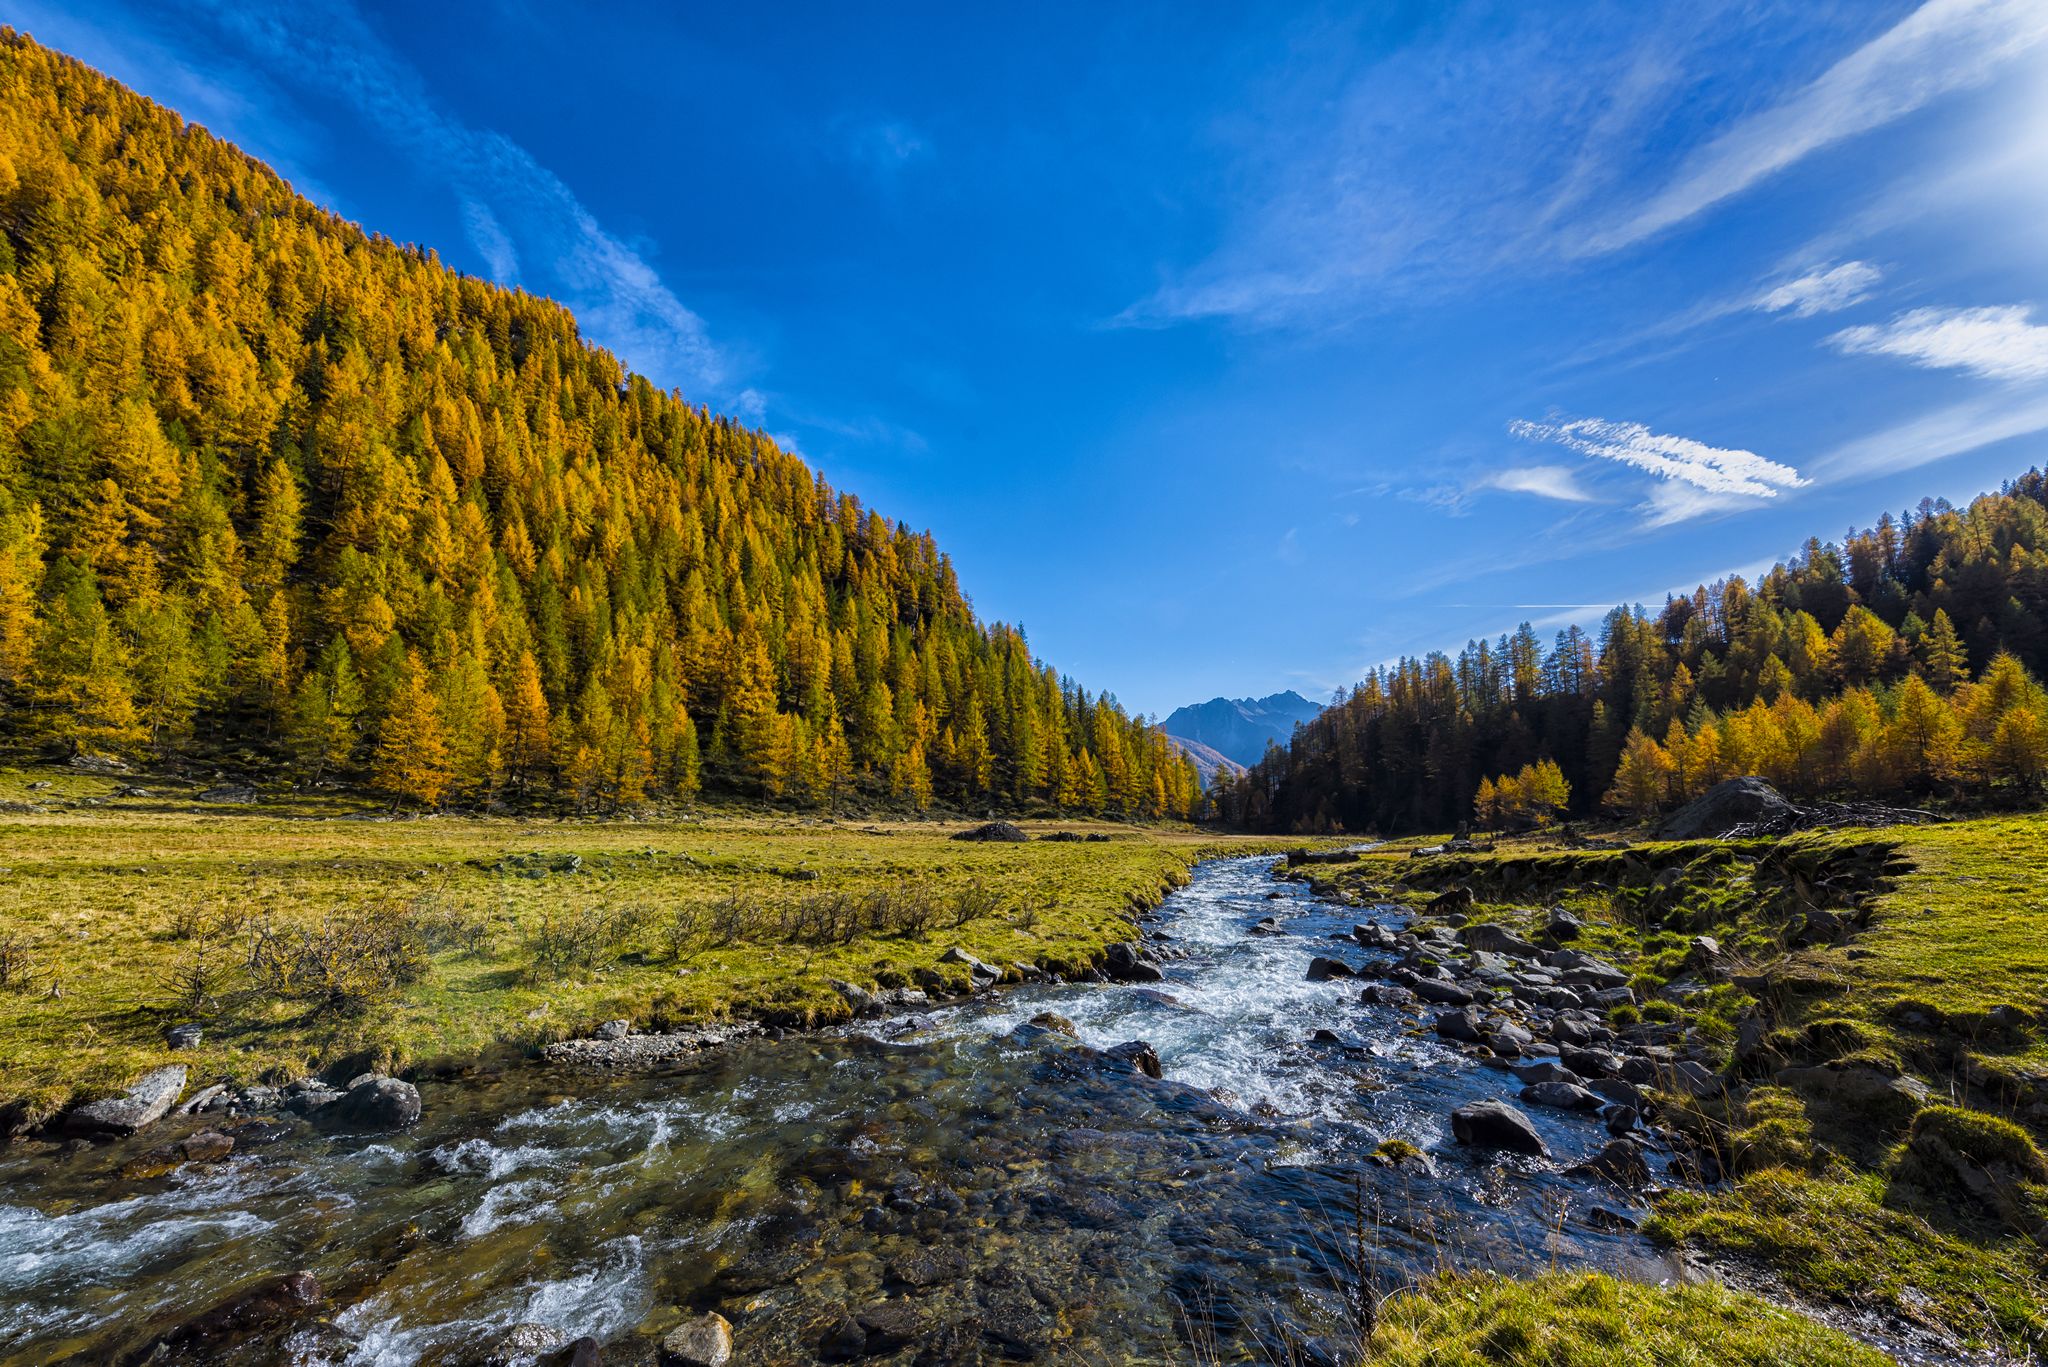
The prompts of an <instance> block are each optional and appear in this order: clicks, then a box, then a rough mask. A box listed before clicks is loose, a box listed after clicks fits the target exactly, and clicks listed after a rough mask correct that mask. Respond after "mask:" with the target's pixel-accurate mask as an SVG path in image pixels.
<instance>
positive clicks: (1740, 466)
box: [1508, 418, 1807, 521]
mask: <svg viewBox="0 0 2048 1367" xmlns="http://www.w3.org/2000/svg"><path fill="white" fill-rule="evenodd" d="M1508 431H1510V432H1512V433H1514V434H1515V435H1516V436H1518V437H1521V438H1523V439H1524V440H1527V441H1545V442H1553V443H1555V444H1556V445H1559V446H1562V447H1564V448H1566V449H1567V450H1571V451H1577V452H1579V453H1580V454H1581V455H1586V456H1593V457H1596V458H1598V459H1600V460H1611V461H1615V462H1617V463H1619V464H1622V465H1628V466H1633V467H1634V468H1635V469H1638V470H1642V471H1645V472H1647V473H1649V474H1653V475H1656V476H1658V477H1659V478H1661V479H1663V480H1666V481H1669V482H1670V484H1672V485H1682V486H1685V488H1684V489H1673V488H1670V487H1663V488H1660V489H1659V491H1658V492H1657V493H1655V494H1653V495H1652V497H1651V505H1650V506H1651V509H1652V511H1653V512H1655V513H1657V514H1658V515H1660V516H1662V517H1663V520H1665V521H1676V520H1678V519H1679V518H1680V517H1685V516H1693V515H1697V514H1699V513H1701V512H1705V511H1709V510H1711V509H1716V508H1722V507H1729V506H1736V505H1737V503H1739V501H1740V500H1743V499H1762V498H1776V497H1777V496H1778V493H1779V491H1780V490H1784V489H1797V488H1799V487H1801V486H1803V485H1804V484H1806V482H1807V481H1806V480H1805V479H1804V478H1802V477H1801V476H1800V473H1799V471H1797V470H1795V469H1793V468H1792V467H1791V466H1789V465H1781V464H1779V463H1778V462H1777V461H1774V460H1766V459H1764V458H1763V457H1762V456H1759V455H1758V454H1756V453H1755V452H1754V451H1743V450H1739V449H1735V448H1730V447H1720V446H1709V445H1707V444H1706V443H1705V442H1701V441H1694V440H1693V439H1692V438H1691V437H1675V436H1668V435H1666V434H1664V433H1660V432H1652V431H1651V430H1650V429H1649V428H1647V427H1645V426H1644V425H1643V424H1641V423H1639V422H1614V421H1611V420H1609V419H1607V418H1576V419H1573V420H1572V421H1570V422H1530V421H1528V420H1526V419H1517V420H1516V421H1514V422H1511V423H1509V424H1508ZM1702 496H1704V497H1702Z"/></svg>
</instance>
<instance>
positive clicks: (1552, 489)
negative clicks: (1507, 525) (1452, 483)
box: [1476, 465, 1598, 503]
mask: <svg viewBox="0 0 2048 1367" xmlns="http://www.w3.org/2000/svg"><path fill="white" fill-rule="evenodd" d="M1476 487H1478V488H1481V489H1498V490H1500V491H1501V492H1502V493H1509V494H1534V495H1535V496H1536V497H1538V498H1552V499H1556V500H1557V501H1558V502H1560V503H1594V502H1597V501H1598V500H1597V499H1596V498H1595V497H1594V495H1593V493H1592V491H1591V490H1589V489H1587V488H1586V487H1585V486H1584V485H1582V484H1580V483H1579V477H1578V473H1577V472H1576V471H1574V470H1572V469H1571V468H1570V467H1568V466H1564V465H1521V466H1516V467H1514V468H1513V469H1508V470H1500V471H1496V472H1495V473H1493V474H1491V475H1488V476H1487V477H1486V478H1484V479H1482V480H1480V481H1478V484H1477V486H1476Z"/></svg>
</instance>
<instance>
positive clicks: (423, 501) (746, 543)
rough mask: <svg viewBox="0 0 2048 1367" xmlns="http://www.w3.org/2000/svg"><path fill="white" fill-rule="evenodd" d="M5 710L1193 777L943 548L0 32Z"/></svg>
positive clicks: (65, 62) (1074, 779) (677, 752)
mask: <svg viewBox="0 0 2048 1367" xmlns="http://www.w3.org/2000/svg"><path fill="white" fill-rule="evenodd" d="M0 734H4V736H5V737H6V738H8V739H10V740H11V741H12V742H14V743H15V744H17V745H36V746H56V747H62V748H65V749H69V750H73V751H79V750H84V751H94V752H105V753H113V754H126V755H135V754H146V755H149V756H152V757H154V758H156V759H158V760H159V761H163V762H180V761H185V760H192V759H205V760H209V761H218V760H232V761H237V762H247V763H252V764H253V763H259V762H260V763H266V764H269V763H276V762H279V761H282V762H284V763H287V764H288V765H289V766H291V768H292V770H293V771H294V772H296V773H297V774H298V775H299V776H301V777H302V778H304V779H306V780H329V781H333V780H340V781H347V782H367V783H370V784H373V785H375V786H376V787H378V788H380V789H382V790H383V791H385V792H387V793H388V794H390V795H391V796H392V797H394V798H396V799H401V800H406V801H412V802H419V803H425V804H436V803H441V802H444V801H449V800H459V801H464V802H481V801H486V800H492V799H502V798H507V797H511V798H517V799H520V800H526V801H542V802H562V803H568V804H571V805H574V806H576V807H578V808H590V807H603V806H612V805H616V804H622V803H635V802H639V801H643V800H647V799H651V798H661V797H674V798H682V799H686V798H689V797H692V796H694V795H696V794H697V793H698V792H699V791H701V790H708V791H712V792H716V793H733V794H743V795H749V796H756V797H766V798H770V799H779V800H783V801H789V802H798V803H826V802H834V801H837V800H840V799H842V798H845V797H849V796H857V797H859V798H861V799H863V800H866V801H876V802H894V803H898V804H901V805H903V806H907V807H914V808H924V807H928V806H930V805H932V804H934V803H941V804H946V805H950V806H954V807H959V808H964V809H981V808H987V807H1003V808H1028V807H1043V808H1048V809H1058V810H1064V811H1073V812H1081V813H1091V814H1092V813H1101V814H1109V815H1119V816H1129V817H1160V816H1184V815H1187V814H1189V813H1190V812H1191V811H1192V810H1193V808H1194V805H1195V803H1196V802H1197V800H1198V796H1199V790H1198V785H1197V781H1196V777H1195V772H1194V769H1193V766H1192V765H1191V764H1190V763H1189V762H1188V761H1187V760H1186V759H1185V757H1183V756H1182V755H1180V753H1179V752H1178V751H1177V750H1175V749H1174V748H1173V747H1172V745H1171V744H1170V743H1169V742H1168V741H1167V740H1166V738H1165V737H1164V735H1163V734H1162V733H1160V732H1159V731H1157V730H1156V729H1155V728H1153V727H1151V726H1150V725H1149V724H1147V723H1146V722H1145V721H1144V720H1143V719H1142V718H1136V717H1132V716H1130V715H1129V714H1127V713H1126V712H1125V711H1124V710H1123V709H1122V708H1121V707H1120V706H1119V705H1118V704H1117V703H1116V701H1115V700H1114V699H1113V698H1111V697H1109V696H1107V695H1104V694H1099V693H1090V692H1089V691H1087V690H1085V689H1083V688H1081V687H1080V686H1078V685H1077V684H1075V683H1074V682H1073V681H1072V680H1070V679H1067V678H1064V677H1062V676H1060V675H1059V674H1057V673H1056V672H1055V671H1054V670H1052V669H1051V668H1049V667H1048V666H1046V665H1044V664H1043V663H1041V662H1039V661H1038V660H1036V659H1035V658H1034V657H1033V656H1032V654H1031V652H1030V649H1029V647H1028V645H1027V643H1026V641H1025V639H1024V636H1023V634H1022V633H1021V632H1020V631H1018V630H1016V629H1015V628H1013V627H1009V626H1004V625H1001V624H983V623H981V622H980V621H978V620H977V619H976V617H975V615H974V613H973V610H972V608H971V605H970V604H969V602H968V600H967V599H966V597H965V596H964V595H963V594H962V592H961V590H960V587H959V584H958V582H957V581H956V579H955V575H954V570H953V566H952V564H951V562H950V560H949V559H948V558H947V557H946V556H945V555H944V554H942V553H941V552H940V551H939V549H938V547H937V546H936V544H934V542H933V540H932V538H931V536H930V535H929V534H928V533H915V532H912V531H911V530H910V529H909V528H907V527H906V526H904V525H903V524H902V523H900V522H897V523H892V522H890V521H887V520H885V519H884V518H883V517H882V516H880V515H879V514H878V513H876V512H874V511H873V510H871V509H868V508H865V507H863V506H862V504H861V503H860V501H859V500H858V499H857V498H855V497H854V496H852V495H850V494H846V493H842V492H838V491H835V490H834V489H832V488H831V487H830V486H829V485H828V484H827V483H826V482H825V481H824V480H823V479H821V478H819V477H818V476H817V475H816V474H814V473H813V472H812V471H811V470H809V469H808V468H807V467H806V466H805V465H804V464H803V463H802V462H801V461H800V460H798V459H796V458H795V457H793V456H791V455H789V454H787V453H785V452H783V451H781V450H780V449H778V448H777V447H776V445H775V444H774V443H773V442H772V441H771V440H769V439H768V438H767V437H766V436H764V435H763V434H761V433H760V432H757V431H752V430H749V429H747V428H745V427H744V426H742V425H740V424H738V423H736V422H733V421H732V420H730V419H727V418H722V417H718V416H715V415H713V414H711V413H709V412H708V411H706V410H704V409H702V408H700V407H695V406H692V405H690V404H689V403H686V402H685V401H684V400H683V399H682V397H681V396H680V395H678V394H676V393H673V392H667V393H665V392H662V391H660V390H657V389H656V388H655V387H654V386H653V385H651V384H650V383H649V382H648V381H647V380H646V379H645V378H643V377H641V376H638V375H635V374H632V373H630V372H628V371H626V370H625V369H624V368H623V367H622V366H621V364H620V362H619V361H618V360H617V359H616V358H614V357H613V356H611V355H610V354H608V353H606V352H605V351H603V350H600V349H598V348H596V347H594V346H592V345H591V344H590V343H588V342H587V341H585V340H584V339H583V338H582V336H581V335H580V334H579V332H578V330H577V326H576V323H575V320H574V318H573V317H571V315H570V314H569V313H568V312H567V310H565V309H563V308H561V307H560V306H559V305H557V304H554V303H552V302H550V301H548V300H544V299H539V298H535V297H533V296H531V295H527V294H524V293H521V292H518V291H513V290H506V289H501V288H498V287H496V286H493V285H491V284H488V283H486V282H484V281H480V280H477V279H475V278H472V277H468V276H464V275H461V274H459V273H457V272H455V271H452V270H449V269H446V268H444V267H443V266H442V265H441V264H440V262H439V260H438V259H437V258H436V257H435V256H434V254H433V253H432V252H429V251H424V250H421V249H419V248H416V247H412V246H401V245H399V244H396V243H393V242H391V241H389V240H387V239H384V238H381V237H373V236H370V235H367V234H365V233H364V232H363V231H362V230H360V229H359V228H357V227H356V226H354V225H352V224H350V223H348V222H346V221H344V220H342V219H341V218H339V217H338V216H336V215H334V214H331V213H329V212H327V211H325V210H322V209H320V208H318V207H317V206H315V205H313V204H311V203H309V202H308V201H306V200H305V199H303V198H301V197H299V196H298V195H296V194H294V193H293V192H292V190H291V188H290V187H289V186H288V185H287V184H286V183H285V182H284V181H283V180H281V179H280V178H278V177H277V176H276V175H275V174H274V173H272V172H271V171H270V170H268V169H267V168H266V167H264V166H263V165H261V164H260V163H258V162H256V161H254V160H253V159H251V158H249V157H247V156H245V155H244V154H242V153H241V152H239V151H238V150H236V149H235V148H234V147H232V146H231V145H229V144H227V143H224V142H222V141H220V140H219V139H216V138H214V137H213V136H212V135H210V134H209V133H207V132H206V131H205V130H204V129H203V128H200V127H198V126H196V125H191V124H187V123H185V122H184V121H183V120H182V119H181V118H179V117H178V116H177V115H176V114H174V113H172V112H171V111H169V110H166V109H163V108H161V107H159V106H157V105H155V104H153V103H151V102H149V101H147V100H145V99H143V98H141V97H140V96H137V95H135V94H134V93H132V92H130V91H128V90H126V89H124V88H123V87H121V86H119V85H117V84H116V83H114V82H112V81H109V80H107V79H106V78H104V77H102V76H100V75H98V74H97V73H95V72H93V71H91V70H89V69H88V68H86V67H84V66H83V65H81V64H79V63H77V62H75V61H73V60H71V59H69V58H66V57H63V56H61V55H59V54H56V53H53V52H50V51H49V50H47V49H44V48H42V47H40V46H38V45H37V44H35V43H33V42H32V41H30V40H29V39H27V38H26V37H24V36H22V35H20V34H17V33H14V32H12V31H11V30H9V31H0Z"/></svg>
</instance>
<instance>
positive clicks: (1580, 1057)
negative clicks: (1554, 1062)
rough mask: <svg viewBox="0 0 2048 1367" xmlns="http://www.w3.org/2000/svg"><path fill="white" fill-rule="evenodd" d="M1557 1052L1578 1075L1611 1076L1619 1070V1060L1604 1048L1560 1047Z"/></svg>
mask: <svg viewBox="0 0 2048 1367" xmlns="http://www.w3.org/2000/svg"><path fill="white" fill-rule="evenodd" d="M1557 1054H1558V1057H1559V1058H1560V1059H1562V1060H1563V1061H1564V1066H1565V1067H1567V1068H1569V1069H1571V1070H1572V1071H1573V1072H1575V1073H1577V1074H1578V1075H1579V1076H1580V1077H1613V1076H1614V1075H1615V1074H1616V1073H1619V1072H1620V1071H1621V1060H1620V1059H1618V1058H1616V1057H1615V1056H1614V1055H1612V1054H1610V1053H1608V1052H1607V1051H1606V1050H1605V1049H1571V1048H1560V1049H1559V1050H1558V1051H1557Z"/></svg>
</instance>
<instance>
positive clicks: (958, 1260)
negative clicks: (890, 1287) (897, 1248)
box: [883, 1244, 967, 1288]
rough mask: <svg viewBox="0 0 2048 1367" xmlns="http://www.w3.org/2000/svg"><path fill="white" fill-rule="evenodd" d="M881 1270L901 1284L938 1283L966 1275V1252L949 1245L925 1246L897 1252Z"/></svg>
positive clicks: (916, 1285)
mask: <svg viewBox="0 0 2048 1367" xmlns="http://www.w3.org/2000/svg"><path fill="white" fill-rule="evenodd" d="M883 1270H884V1272H885V1273H886V1275H887V1277H888V1279H889V1280H890V1281H891V1282H894V1283H896V1284H897V1285H900V1286H909V1287H917V1288H923V1287H927V1286H938V1285H940V1284H941V1283H944V1282H957V1281H959V1280H960V1279H961V1278H962V1277H965V1276H966V1275H967V1254H966V1253H965V1252H964V1251H962V1250H961V1249H959V1248H956V1247H954V1246H953V1245H951V1244H938V1245H928V1246H926V1247H923V1248H915V1249H912V1250H911V1251H909V1252H908V1253H901V1254H898V1255H897V1256H896V1257H894V1258H891V1259H890V1260H889V1262H888V1265H887V1266H886V1267H885V1268H884V1269H883Z"/></svg>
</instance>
